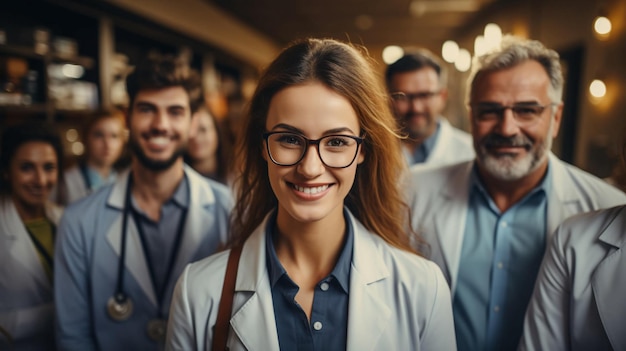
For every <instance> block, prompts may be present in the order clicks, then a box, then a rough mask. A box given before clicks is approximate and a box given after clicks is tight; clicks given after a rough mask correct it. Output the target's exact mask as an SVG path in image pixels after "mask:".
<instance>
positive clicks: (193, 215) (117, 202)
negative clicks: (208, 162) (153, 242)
mask: <svg viewBox="0 0 626 351" xmlns="http://www.w3.org/2000/svg"><path fill="white" fill-rule="evenodd" d="M184 171H185V175H186V176H187V177H188V180H189V209H188V212H187V219H186V221H185V226H184V229H183V230H184V231H183V233H184V235H183V239H182V242H181V246H180V248H179V252H178V255H177V256H176V263H175V265H174V268H173V272H181V271H182V270H183V269H184V267H185V265H186V264H187V263H189V262H190V260H191V258H192V257H193V255H194V253H195V252H196V250H197V249H198V248H199V247H200V244H201V242H202V239H203V236H204V235H205V234H204V233H206V228H211V227H212V226H213V222H214V221H215V215H214V212H213V211H210V210H208V209H210V208H211V206H212V205H213V204H214V203H215V194H214V193H213V190H212V189H211V187H210V185H209V184H208V183H207V181H206V179H204V178H203V177H202V176H201V175H200V174H198V173H197V172H195V171H194V170H193V169H191V168H190V167H189V166H187V165H185V166H184ZM129 174H130V172H129V171H127V172H125V173H124V174H122V175H121V176H120V177H118V180H117V181H116V183H115V184H114V185H113V189H112V191H111V194H110V195H109V198H108V201H107V205H108V206H110V207H112V208H114V209H117V210H119V211H120V216H119V217H118V218H117V219H116V220H115V221H114V222H113V223H112V224H111V227H110V229H109V231H108V233H107V240H108V242H109V244H110V245H111V247H112V248H113V250H114V251H115V253H116V254H117V255H118V257H119V255H120V251H121V240H122V230H123V228H122V224H123V215H122V214H123V211H124V196H125V193H126V186H127V185H128V178H129ZM127 226H128V228H126V230H127V236H128V237H127V238H126V240H127V241H126V252H127V254H126V257H125V262H126V264H125V266H126V269H127V270H128V271H129V272H130V273H131V274H132V276H133V278H134V279H135V280H136V281H137V283H138V284H139V286H140V287H141V289H142V290H143V292H144V293H145V294H146V296H147V297H148V299H149V300H150V302H152V304H154V305H155V306H157V305H158V303H157V299H156V293H155V291H154V288H153V286H152V282H151V281H150V271H149V269H148V265H147V263H146V262H147V261H146V258H145V255H144V252H143V248H142V246H141V239H140V237H139V232H138V231H137V225H136V224H135V221H134V219H133V216H128V224H127ZM175 279H176V274H172V277H170V280H174V281H175ZM170 283H171V282H168V284H170Z"/></svg>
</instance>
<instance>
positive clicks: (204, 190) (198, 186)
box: [185, 167, 233, 208]
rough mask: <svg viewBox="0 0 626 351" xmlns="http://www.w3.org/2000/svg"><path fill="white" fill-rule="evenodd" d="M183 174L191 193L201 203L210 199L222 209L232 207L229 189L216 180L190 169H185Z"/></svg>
mask: <svg viewBox="0 0 626 351" xmlns="http://www.w3.org/2000/svg"><path fill="white" fill-rule="evenodd" d="M185 172H186V173H187V176H188V177H189V182H190V185H191V186H190V188H191V191H194V192H195V193H196V194H194V195H197V196H198V197H199V199H200V201H201V202H202V201H205V200H207V199H211V200H213V202H215V203H217V204H219V205H221V206H223V207H227V208H230V207H232V205H233V199H232V191H231V190H230V188H229V187H227V186H226V185H224V184H222V183H220V182H218V181H216V180H213V179H210V178H206V177H203V176H202V175H200V174H199V173H197V172H196V171H194V170H193V169H191V167H186V168H185ZM194 188H195V189H194Z"/></svg>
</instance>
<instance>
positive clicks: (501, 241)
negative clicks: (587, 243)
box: [453, 168, 551, 351]
mask: <svg viewBox="0 0 626 351" xmlns="http://www.w3.org/2000/svg"><path fill="white" fill-rule="evenodd" d="M549 173H550V169H549V168H548V171H547V172H546V175H545V176H544V178H543V180H542V181H541V183H540V184H539V185H538V186H537V187H536V188H535V189H533V190H532V191H531V192H530V193H528V194H527V195H526V196H525V197H524V198H522V199H521V200H520V201H519V202H518V203H516V204H515V205H514V206H512V207H511V208H509V209H508V210H506V211H505V212H504V213H501V212H500V210H499V209H498V208H497V206H496V205H495V203H494V202H493V200H492V199H491V197H490V196H489V194H488V193H487V191H486V190H485V188H484V187H483V185H482V183H481V181H480V179H479V177H478V174H477V172H476V168H474V170H473V172H472V179H471V184H472V186H471V190H470V197H469V208H468V212H467V220H466V225H465V235H464V239H463V246H462V249H461V260H460V262H459V271H458V283H457V287H456V290H455V292H454V296H453V312H454V326H455V330H456V337H457V345H458V349H459V351H481V350H485V351H506V350H516V348H517V344H518V343H519V340H520V337H521V333H522V325H523V322H524V313H525V311H526V307H527V305H528V302H529V300H530V297H531V295H532V291H533V287H534V284H535V278H536V277H537V272H538V270H539V266H540V264H541V259H542V257H543V254H544V251H545V242H546V220H547V197H546V194H548V193H549V189H550V186H551V182H550V179H551V177H550V174H549Z"/></svg>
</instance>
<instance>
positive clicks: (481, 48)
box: [474, 35, 487, 56]
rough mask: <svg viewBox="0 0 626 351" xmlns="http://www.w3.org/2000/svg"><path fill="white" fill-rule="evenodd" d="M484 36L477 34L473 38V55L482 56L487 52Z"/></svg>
mask: <svg viewBox="0 0 626 351" xmlns="http://www.w3.org/2000/svg"><path fill="white" fill-rule="evenodd" d="M486 44H487V43H486V40H485V37H484V36H482V35H479V36H477V37H476V39H474V56H482V55H484V54H485V53H487V45H486Z"/></svg>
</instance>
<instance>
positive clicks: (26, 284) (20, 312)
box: [0, 121, 63, 351]
mask: <svg viewBox="0 0 626 351" xmlns="http://www.w3.org/2000/svg"><path fill="white" fill-rule="evenodd" d="M1 139H2V144H1V146H0V176H1V178H0V350H14V351H22V350H54V349H55V345H54V327H53V323H54V304H53V300H52V280H53V279H52V278H53V277H52V275H53V274H52V271H53V261H52V258H53V257H54V254H53V249H54V239H55V231H56V230H55V229H56V225H57V223H58V221H59V219H60V217H61V208H60V207H57V206H56V205H54V204H53V203H52V202H50V201H48V198H49V195H50V192H51V191H52V189H53V187H54V186H55V185H56V184H57V181H58V180H59V178H61V173H60V170H61V169H62V167H61V166H62V159H63V148H62V145H61V140H60V138H59V136H58V135H57V134H56V133H54V132H53V131H52V129H51V127H50V126H46V125H42V124H38V123H35V122H32V121H30V122H26V123H24V124H20V125H15V126H11V127H8V128H7V129H5V130H4V132H3V134H2V137H1Z"/></svg>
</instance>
